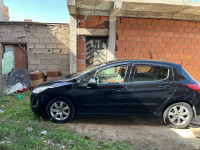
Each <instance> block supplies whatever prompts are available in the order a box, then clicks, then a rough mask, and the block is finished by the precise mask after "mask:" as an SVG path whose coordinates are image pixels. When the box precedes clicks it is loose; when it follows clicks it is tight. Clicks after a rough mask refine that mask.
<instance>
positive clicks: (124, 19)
mask: <svg viewBox="0 0 200 150" xmlns="http://www.w3.org/2000/svg"><path fill="white" fill-rule="evenodd" d="M121 23H129V19H128V18H121Z"/></svg>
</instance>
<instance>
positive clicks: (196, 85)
mask: <svg viewBox="0 0 200 150" xmlns="http://www.w3.org/2000/svg"><path fill="white" fill-rule="evenodd" d="M187 86H188V87H189V88H191V89H193V90H195V91H197V92H199V93H200V85H199V84H187Z"/></svg>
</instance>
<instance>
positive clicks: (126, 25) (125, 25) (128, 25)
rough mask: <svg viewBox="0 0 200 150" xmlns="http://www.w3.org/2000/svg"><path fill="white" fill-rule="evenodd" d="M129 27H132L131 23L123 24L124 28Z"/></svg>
mask: <svg viewBox="0 0 200 150" xmlns="http://www.w3.org/2000/svg"><path fill="white" fill-rule="evenodd" d="M131 28H132V26H131V24H124V29H131Z"/></svg>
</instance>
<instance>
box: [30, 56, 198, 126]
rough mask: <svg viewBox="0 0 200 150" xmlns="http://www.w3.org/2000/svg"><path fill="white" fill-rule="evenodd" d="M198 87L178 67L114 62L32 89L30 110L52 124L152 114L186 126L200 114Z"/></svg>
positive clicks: (173, 124) (174, 123)
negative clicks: (94, 117)
mask: <svg viewBox="0 0 200 150" xmlns="http://www.w3.org/2000/svg"><path fill="white" fill-rule="evenodd" d="M199 92H200V85H199V84H198V82H196V81H195V80H194V79H193V78H192V77H191V76H190V75H189V74H188V73H187V72H186V70H185V69H184V68H183V67H182V66H181V65H178V64H174V63H168V62H162V61H144V60H137V61H136V60H123V61H112V62H108V63H105V64H101V65H99V66H95V67H93V68H89V69H88V70H85V71H84V72H81V73H74V74H70V75H68V76H65V77H62V78H60V79H57V80H54V81H49V82H45V83H43V84H41V85H39V86H38V87H36V88H35V89H34V90H33V91H32V95H31V108H32V110H33V111H34V112H36V113H38V114H41V115H44V114H46V115H47V116H48V117H49V118H50V119H51V120H52V121H53V122H58V123H64V122H68V121H70V120H71V119H72V118H73V116H74V114H96V115H97V114H98V115H123V116H131V115H154V116H159V117H163V119H164V122H165V123H166V124H168V125H169V126H170V127H173V128H184V127H186V126H188V125H189V123H190V122H191V120H192V118H193V117H195V116H196V115H200V94H199Z"/></svg>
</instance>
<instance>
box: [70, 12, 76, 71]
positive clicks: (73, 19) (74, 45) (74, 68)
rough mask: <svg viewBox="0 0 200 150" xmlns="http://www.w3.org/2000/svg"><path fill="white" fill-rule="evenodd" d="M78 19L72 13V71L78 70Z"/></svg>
mask: <svg viewBox="0 0 200 150" xmlns="http://www.w3.org/2000/svg"><path fill="white" fill-rule="evenodd" d="M76 30H77V19H76V15H70V73H75V72H76V71H77V34H76V32H77V31H76Z"/></svg>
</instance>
